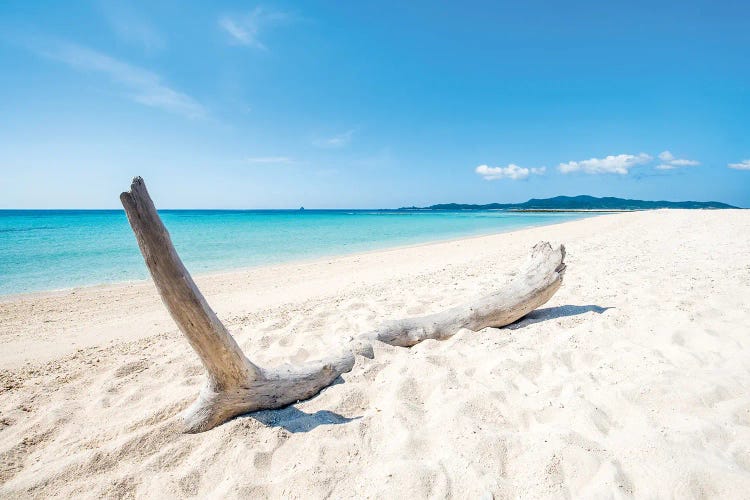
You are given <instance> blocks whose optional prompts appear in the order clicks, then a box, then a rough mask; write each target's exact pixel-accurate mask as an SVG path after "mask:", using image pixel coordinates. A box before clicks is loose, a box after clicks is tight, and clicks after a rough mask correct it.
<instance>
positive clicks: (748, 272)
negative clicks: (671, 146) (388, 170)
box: [0, 210, 750, 499]
mask: <svg viewBox="0 0 750 500" xmlns="http://www.w3.org/2000/svg"><path fill="white" fill-rule="evenodd" d="M543 239H544V240H550V241H552V242H563V243H565V244H566V246H567V248H568V258H567V262H568V271H567V273H566V277H565V284H564V285H563V287H562V289H560V291H559V292H558V293H557V294H556V295H555V296H554V297H553V298H552V300H551V301H550V302H549V303H548V304H546V305H545V306H543V308H542V309H540V310H538V311H536V312H534V313H532V315H530V316H529V317H527V318H526V319H524V320H522V321H521V322H519V323H517V324H515V325H512V326H510V327H508V328H504V329H486V330H483V331H481V332H469V331H460V332H458V333H457V334H456V335H455V336H454V337H452V338H451V339H449V340H446V341H442V342H438V341H426V342H424V343H422V344H419V345H417V346H415V347H413V348H411V349H404V348H397V347H391V346H386V345H378V346H376V348H375V359H373V360H370V359H366V358H358V360H357V364H356V366H355V368H354V370H353V371H352V372H351V373H348V374H346V375H344V376H343V380H342V381H341V383H338V384H336V385H334V386H332V387H329V388H328V389H326V390H325V391H324V392H323V393H322V394H320V395H319V396H318V397H316V398H313V399H312V400H309V401H305V402H301V403H298V404H296V405H294V406H292V407H289V408H286V409H282V410H276V411H264V412H259V413H255V414H251V415H246V416H242V417H239V418H236V419H234V420H232V421H230V422H228V423H227V424H225V425H222V426H220V427H218V428H216V429H214V430H211V431H209V432H206V433H202V434H197V435H184V434H180V433H179V432H178V425H177V423H178V418H179V416H178V413H179V412H180V411H181V410H182V409H184V408H185V407H186V406H187V405H188V404H189V403H190V402H191V401H192V400H193V398H194V397H195V396H196V394H197V391H198V390H199V389H200V386H201V383H202V372H201V367H200V364H199V362H198V360H197V358H196V356H195V355H194V354H193V352H192V351H191V350H190V348H189V346H188V344H187V342H186V341H185V340H184V339H183V338H182V337H181V335H180V333H179V332H178V331H177V329H176V327H175V325H174V324H173V323H172V322H171V320H170V319H169V317H168V316H167V313H166V311H165V310H164V308H163V306H162V305H161V303H160V301H159V300H158V298H157V295H156V293H155V290H154V288H153V286H152V285H151V284H150V283H146V282H144V283H132V284H123V285H117V286H107V287H90V288H79V289H76V290H72V291H64V292H56V293H47V294H35V295H27V296H15V297H6V298H4V299H0V349H1V352H2V371H1V372H0V496H2V497H11V496H13V497H47V496H58V497H66V498H67V497H71V496H74V495H75V496H87V497H94V496H96V497H99V496H105V497H131V496H135V497H142V498H153V497H180V498H182V497H189V496H194V495H197V496H203V497H205V496H211V497H224V496H227V497H266V496H270V497H284V498H323V497H333V498H351V497H362V498H394V497H401V498H423V497H431V498H444V497H455V498H492V497H493V496H494V498H507V497H519V496H520V497H523V498H547V497H587V498H592V497H595V498H602V497H604V498H607V497H629V496H635V497H640V498H644V497H645V498H653V497H675V498H732V499H737V498H743V497H744V498H748V497H750V493H749V492H750V391H749V390H748V388H750V211H739V210H734V211H729V210H727V211H679V210H671V211H666V210H662V211H655V212H637V213H624V214H614V215H602V216H597V217H594V218H590V219H585V220H580V221H575V222H567V223H564V224H559V225H555V226H547V227H541V228H534V229H528V230H522V231H516V232H513V233H507V234H500V235H493V236H484V237H478V238H469V239H463V240H457V241H452V242H444V243H436V244H429V245H420V246H414V247H406V248H398V249H393V250H387V251H378V252H372V253H366V254H358V255H352V256H344V257H337V258H331V259H323V260H317V261H313V262H306V263H297V264H287V265H280V266H272V267H263V268H257V269H249V270H243V271H239V272H232V273H224V274H220V275H212V276H201V277H198V279H197V281H198V284H199V286H201V288H202V290H203V291H204V294H205V295H206V297H207V298H208V300H209V302H210V303H211V304H212V306H213V307H214V309H215V310H216V311H217V313H218V314H219V316H220V317H221V318H222V319H223V320H224V321H225V323H226V324H227V326H228V327H229V328H230V330H231V331H232V332H233V333H234V334H235V337H236V338H237V340H238V342H239V343H240V345H241V346H242V348H243V349H244V350H245V352H246V353H248V355H249V356H250V357H251V359H253V361H255V362H257V363H260V364H275V363H281V362H285V361H292V362H296V361H304V360H308V359H313V358H315V357H317V356H319V355H321V354H322V353H324V352H326V351H328V350H330V349H334V348H335V346H336V345H337V344H338V343H340V342H341V341H342V340H343V339H346V338H349V337H350V336H352V335H354V334H356V333H358V332H362V331H366V330H369V329H370V328H372V327H373V326H374V325H375V324H377V323H379V322H380V321H382V320H384V319H389V318H399V317H403V316H406V315H415V314H423V313H429V312H435V311H438V310H441V309H443V308H445V307H448V306H450V305H453V304H456V303H459V302H463V301H465V300H466V299H469V298H471V297H474V296H476V295H479V294H483V293H488V292H490V291H492V290H495V289H497V288H498V287H501V286H502V285H503V282H504V281H505V280H506V279H507V278H508V277H509V276H510V275H511V273H513V271H514V269H515V268H516V267H517V266H518V265H519V264H520V262H522V260H523V259H524V258H525V256H526V254H527V253H528V251H529V249H530V248H531V246H532V245H533V244H534V243H536V242H537V241H539V240H543Z"/></svg>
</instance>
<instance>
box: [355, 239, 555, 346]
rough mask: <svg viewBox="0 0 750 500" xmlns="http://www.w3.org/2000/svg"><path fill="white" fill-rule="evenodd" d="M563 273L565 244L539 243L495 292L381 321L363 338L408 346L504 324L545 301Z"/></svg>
mask: <svg viewBox="0 0 750 500" xmlns="http://www.w3.org/2000/svg"><path fill="white" fill-rule="evenodd" d="M564 274H565V247H564V246H563V245H560V246H558V247H557V248H552V245H550V244H549V243H547V242H540V243H537V244H536V245H535V246H534V248H533V249H532V251H531V256H530V258H529V259H528V260H527V262H526V263H525V264H524V265H523V266H522V267H521V269H520V271H519V272H518V274H517V275H516V276H515V277H514V278H513V279H512V280H511V281H510V283H508V284H507V285H506V286H505V288H503V289H502V290H500V291H499V292H497V293H495V294H492V295H488V296H486V297H483V298H481V299H479V300H477V301H474V302H471V303H468V304H464V305H461V306H457V307H453V308H451V309H448V310H446V311H443V312H439V313H436V314H430V315H428V316H420V317H416V318H408V319H402V320H398V321H391V322H388V323H385V324H383V325H382V326H381V327H379V328H378V329H376V330H375V331H373V332H370V333H367V334H365V337H366V338H369V339H371V340H379V341H381V342H385V343H386V344H391V345H396V346H402V347H410V346H413V345H414V344H417V343H419V342H422V341H423V340H427V339H436V340H442V339H446V338H448V337H451V336H453V335H454V334H455V333H456V332H457V331H458V330H460V329H461V328H466V329H469V330H473V331H478V330H481V329H482V328H487V327H495V328H499V327H502V326H506V325H509V324H511V323H513V322H514V321H517V320H518V319H520V318H522V317H524V316H526V315H527V314H528V313H530V312H531V311H533V310H534V309H536V308H537V307H539V306H541V305H542V304H544V303H545V302H547V301H548V300H549V299H550V298H551V297H552V296H553V295H554V294H555V292H556V291H557V290H558V288H560V285H562V280H563V275H564Z"/></svg>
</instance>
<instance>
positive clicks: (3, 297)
mask: <svg viewBox="0 0 750 500" xmlns="http://www.w3.org/2000/svg"><path fill="white" fill-rule="evenodd" d="M519 213H520V212H519ZM581 213H583V212H581ZM590 213H591V214H592V215H591V217H599V216H602V215H613V214H617V213H621V212H604V213H595V212H590ZM588 218H590V217H582V218H580V219H574V220H564V221H559V222H557V221H550V222H546V223H542V224H535V225H531V226H526V227H522V228H513V229H508V230H506V231H502V230H501V231H493V232H490V233H479V234H473V235H466V236H458V237H454V238H443V239H435V240H432V239H431V240H425V241H422V242H418V243H407V244H403V245H394V246H384V247H375V248H372V249H371V250H362V251H354V252H346V253H336V254H327V255H321V256H316V257H307V258H299V259H292V260H287V261H281V262H272V263H265V264H257V265H253V266H241V267H235V268H227V269H222V270H216V271H206V272H192V271H191V272H190V274H191V275H192V276H193V278H195V279H196V280H197V279H198V278H208V279H210V278H211V277H214V276H221V275H226V274H233V273H242V272H248V271H252V270H255V269H259V268H265V267H278V266H284V265H287V264H289V265H294V264H298V263H316V262H322V261H326V260H330V259H334V258H339V257H347V256H356V255H367V254H370V253H373V252H382V251H389V250H399V249H405V248H413V247H421V246H424V245H433V244H440V243H451V242H454V241H460V240H465V239H474V238H483V237H486V236H495V235H500V234H510V233H514V232H518V231H525V230H528V229H534V228H537V227H547V226H556V225H560V224H567V223H569V222H577V221H579V220H585V219H588ZM168 229H169V228H167V230H168ZM178 251H179V249H178ZM144 268H145V264H144ZM188 271H190V269H188ZM150 282H151V277H150V276H149V277H147V278H138V279H133V280H125V281H112V282H104V283H90V284H84V285H75V286H70V287H63V288H52V289H46V290H37V291H30V292H19V293H7V294H0V303H2V302H4V301H13V300H16V299H31V298H35V297H36V298H38V297H44V296H46V295H53V296H54V295H61V294H66V293H71V292H76V291H84V290H89V289H101V288H110V287H112V288H118V287H123V286H130V285H139V284H145V283H150Z"/></svg>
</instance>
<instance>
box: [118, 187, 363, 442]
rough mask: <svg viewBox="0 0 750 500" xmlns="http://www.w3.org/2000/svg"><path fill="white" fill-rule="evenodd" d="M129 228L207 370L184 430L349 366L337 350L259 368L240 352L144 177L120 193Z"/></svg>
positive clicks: (308, 390)
mask: <svg viewBox="0 0 750 500" xmlns="http://www.w3.org/2000/svg"><path fill="white" fill-rule="evenodd" d="M120 200H121V201H122V204H123V206H124V207H125V212H126V213H127V216H128V220H129V221H130V226H131V227H132V228H133V232H134V233H135V236H136V239H137V240H138V246H139V247H140V249H141V253H142V254H143V258H144V259H145V261H146V265H147V266H148V270H149V272H150V273H151V277H152V278H153V280H154V283H155V284H156V288H157V289H158V291H159V294H160V295H161V298H162V300H163V301H164V305H166V307H167V310H169V313H170V314H171V316H172V318H173V319H174V321H175V323H177V326H179V328H180V330H181V331H182V333H184V334H185V336H186V337H187V339H188V341H189V342H190V345H191V346H192V347H193V349H194V350H195V352H196V353H197V354H198V356H199V357H200V359H201V362H202V363H203V366H204V367H205V368H206V371H207V372H208V380H207V381H206V385H205V386H204V388H203V390H202V391H201V393H200V396H199V397H198V399H197V400H196V401H195V403H194V404H193V405H192V406H191V407H190V408H188V409H187V410H186V411H185V413H184V414H183V417H184V421H185V427H186V430H187V431H188V432H201V431H205V430H208V429H211V428H212V427H215V426H216V425H219V424H221V423H223V422H224V421H226V420H228V419H230V418H232V417H234V416H236V415H240V414H242V413H247V412H250V411H255V410H259V409H270V408H279V407H282V406H286V405H288V404H291V403H294V402H296V401H299V400H303V399H308V398H310V397H312V396H314V395H315V394H317V393H318V392H320V390H321V389H323V388H324V387H327V386H328V385H330V384H331V383H332V382H333V381H334V380H335V379H336V378H337V377H338V376H339V375H340V374H342V373H346V372H348V371H350V370H351V369H352V366H353V365H354V354H353V353H352V352H351V350H350V349H349V348H347V349H343V352H342V354H340V355H338V356H333V357H331V358H329V359H324V360H320V361H316V362H312V363H308V364H305V365H301V366H295V367H281V368H276V369H273V370H268V369H264V368H260V367H258V366H256V365H255V364H253V363H252V362H250V360H248V359H247V358H246V357H245V355H244V354H243V352H242V350H241V349H240V347H239V346H238V345H237V343H236V342H235V340H234V338H232V336H231V335H230V334H229V332H228V331H227V329H226V328H225V327H224V325H223V324H222V323H221V321H220V320H219V318H218V317H217V316H216V314H215V313H214V312H213V310H211V308H210V307H209V305H208V303H207V302H206V299H205V298H204V297H203V295H202V294H201V292H200V290H198V287H197V286H196V285H195V282H194V281H193V278H192V277H191V276H190V273H189V272H188V271H187V269H186V268H185V266H184V265H183V263H182V261H181V260H180V257H179V256H178V255H177V251H176V250H175V248H174V246H173V245H172V240H171V238H170V237H169V233H168V232H167V229H166V228H165V227H164V224H163V223H162V221H161V218H160V217H159V214H158V213H157V212H156V208H155V207H154V203H153V202H152V201H151V197H150V196H149V194H148V191H147V190H146V185H145V183H144V182H143V179H141V178H140V177H136V178H135V179H133V183H132V185H131V186H130V191H129V192H126V193H122V194H121V195H120Z"/></svg>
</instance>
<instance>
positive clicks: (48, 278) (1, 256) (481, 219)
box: [0, 209, 596, 296]
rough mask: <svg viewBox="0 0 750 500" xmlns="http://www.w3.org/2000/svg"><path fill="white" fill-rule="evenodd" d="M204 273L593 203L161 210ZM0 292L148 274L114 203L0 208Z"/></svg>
mask: <svg viewBox="0 0 750 500" xmlns="http://www.w3.org/2000/svg"><path fill="white" fill-rule="evenodd" d="M159 213H160V214H161V216H162V217H163V219H164V223H165V225H166V226H167V229H168V230H169V231H170V234H171V236H172V239H173V241H174V244H175V246H176V248H177V250H178V251H179V252H180V255H181V256H182V258H183V260H184V262H185V265H186V266H187V267H188V269H189V270H190V271H191V272H194V273H197V274H206V273H213V272H225V271H232V270H238V269H243V268H249V267H256V266H262V265H271V264H282V263H287V262H295V261H304V260H310V259H315V258H322V257H333V256H339V255H348V254H353V253H358V252H366V251H373V250H380V249H385V248H391V247H398V246H403V245H412V244H421V243H428V242H435V241H442V240H449V239H454V238H461V237H471V236H479V235H486V234H494V233H503V232H509V231H513V230H517V229H523V228H528V227H535V226H542V225H548V224H555V223H560V222H565V221H569V220H576V219H580V218H585V217H592V216H594V215H596V214H595V213H585V212H583V213H518V212H512V211H505V210H495V209H491V210H400V209H304V210H300V209H164V210H159ZM0 276H1V277H2V279H1V280H0V296H8V295H17V294H25V293H34V292H45V291H59V290H65V289H70V288H76V287H81V286H95V285H104V284H115V283H123V282H130V281H137V280H143V279H147V278H148V273H147V270H146V267H145V265H144V264H143V260H142V258H141V256H140V253H139V251H138V247H137V244H136V241H135V238H134V236H133V234H132V231H131V229H130V227H129V225H128V222H127V218H126V216H125V213H124V211H123V210H122V209H0Z"/></svg>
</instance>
